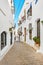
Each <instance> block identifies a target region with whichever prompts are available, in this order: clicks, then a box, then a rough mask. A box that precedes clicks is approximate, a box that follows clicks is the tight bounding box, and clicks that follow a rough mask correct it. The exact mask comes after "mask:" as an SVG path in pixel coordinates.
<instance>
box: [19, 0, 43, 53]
mask: <svg viewBox="0 0 43 65" xmlns="http://www.w3.org/2000/svg"><path fill="white" fill-rule="evenodd" d="M27 8H28V7H27ZM38 18H40V21H41V20H43V0H38V2H37V4H36V5H35V2H34V1H33V2H32V18H31V20H26V21H25V22H23V23H22V24H21V25H20V26H22V32H23V33H24V27H26V28H27V29H28V27H29V23H32V28H33V30H32V38H33V37H34V36H37V19H38ZM20 26H19V27H20ZM26 33H27V35H26V42H27V43H28V44H30V45H31V46H32V45H34V41H33V40H30V39H29V31H27V32H26ZM22 41H24V37H23V35H22ZM38 52H42V53H43V24H42V23H41V22H40V49H39V50H38Z"/></svg>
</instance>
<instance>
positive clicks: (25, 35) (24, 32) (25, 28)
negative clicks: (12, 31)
mask: <svg viewBox="0 0 43 65" xmlns="http://www.w3.org/2000/svg"><path fill="white" fill-rule="evenodd" d="M24 41H25V42H26V28H24Z"/></svg>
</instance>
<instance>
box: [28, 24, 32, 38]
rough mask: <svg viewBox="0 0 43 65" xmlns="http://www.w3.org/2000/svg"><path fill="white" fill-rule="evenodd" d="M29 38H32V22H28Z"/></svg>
mask: <svg viewBox="0 0 43 65" xmlns="http://www.w3.org/2000/svg"><path fill="white" fill-rule="evenodd" d="M29 39H32V24H31V23H29Z"/></svg>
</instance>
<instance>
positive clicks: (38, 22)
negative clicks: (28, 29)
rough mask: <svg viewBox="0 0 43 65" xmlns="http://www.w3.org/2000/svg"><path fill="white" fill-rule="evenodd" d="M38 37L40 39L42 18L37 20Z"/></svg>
mask: <svg viewBox="0 0 43 65" xmlns="http://www.w3.org/2000/svg"><path fill="white" fill-rule="evenodd" d="M37 38H39V39H40V19H38V20H37ZM39 45H40V44H39Z"/></svg>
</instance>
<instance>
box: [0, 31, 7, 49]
mask: <svg viewBox="0 0 43 65" xmlns="http://www.w3.org/2000/svg"><path fill="white" fill-rule="evenodd" d="M5 46H6V32H5V31H4V32H2V33H1V50H2V49H3V48H4V47H5Z"/></svg>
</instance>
